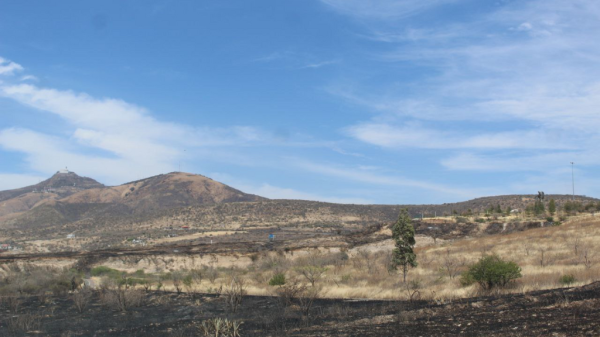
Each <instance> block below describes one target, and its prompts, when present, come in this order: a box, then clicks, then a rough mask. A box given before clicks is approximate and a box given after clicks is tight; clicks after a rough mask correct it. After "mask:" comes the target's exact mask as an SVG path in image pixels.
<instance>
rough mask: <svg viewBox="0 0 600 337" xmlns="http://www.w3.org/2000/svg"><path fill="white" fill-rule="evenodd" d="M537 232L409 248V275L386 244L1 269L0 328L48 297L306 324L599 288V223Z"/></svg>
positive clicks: (225, 325)
mask: <svg viewBox="0 0 600 337" xmlns="http://www.w3.org/2000/svg"><path fill="white" fill-rule="evenodd" d="M545 215H546V214H542V215H540V216H541V217H544V216H545ZM528 221H529V220H528ZM544 223H545V224H548V225H547V226H545V227H542V228H536V229H530V230H524V231H516V232H512V233H507V234H497V235H489V236H483V237H478V238H464V239H458V240H437V241H434V243H432V244H429V245H424V246H420V247H417V248H415V249H414V254H415V255H416V262H417V263H414V264H410V267H412V268H408V269H406V268H405V269H402V268H396V267H397V266H398V258H397V256H396V257H395V255H394V254H395V253H394V252H395V251H394V250H393V248H394V245H395V246H396V247H398V243H397V242H396V244H394V241H393V240H388V242H374V243H367V244H364V245H361V246H357V247H353V248H332V247H330V248H321V249H304V250H286V249H277V250H274V251H262V252H257V253H252V254H250V255H248V256H247V258H248V259H249V260H250V263H249V264H245V265H243V266H242V265H226V264H225V263H219V259H218V256H216V257H215V258H214V259H212V262H211V263H208V264H205V265H201V266H200V267H199V268H196V269H178V268H175V267H174V266H173V268H166V269H164V270H160V271H156V272H148V271H145V270H143V269H139V270H134V271H123V270H117V269H114V268H111V267H108V266H105V265H102V264H99V265H96V266H91V267H85V266H83V267H81V266H80V267H79V269H74V268H51V267H40V266H34V265H33V264H27V263H7V264H4V265H2V266H1V271H0V275H1V277H0V306H2V309H3V310H5V311H6V312H9V313H11V314H12V316H6V317H7V318H6V319H5V320H4V322H3V323H2V324H4V326H5V327H6V328H7V329H8V330H10V331H13V332H15V333H18V332H24V331H31V330H36V329H39V328H40V324H41V323H40V322H41V317H48V316H49V315H51V314H52V313H51V312H49V311H48V310H50V311H51V310H52V307H53V305H52V304H53V303H55V301H56V298H62V299H63V302H64V301H66V302H65V303H68V305H69V308H70V309H69V310H72V311H73V312H75V313H78V314H81V315H85V313H86V312H87V311H88V310H89V309H90V307H91V306H101V307H102V308H105V309H107V310H109V311H110V312H121V313H126V312H130V311H132V310H134V311H135V310H137V308H143V307H146V306H153V305H159V306H162V305H163V304H164V303H163V302H162V301H168V299H167V298H168V296H167V297H165V298H164V299H163V298H162V297H161V296H160V295H157V294H161V293H162V294H169V293H171V294H177V296H186V297H185V298H187V301H188V304H190V303H192V305H193V306H198V307H202V303H203V301H205V299H204V298H205V296H207V295H208V296H213V297H215V298H219V299H220V301H221V302H220V303H222V307H223V310H224V313H226V314H227V315H236V313H238V312H239V310H241V309H240V308H243V303H244V301H247V296H246V295H263V296H271V297H272V298H275V299H277V303H278V306H280V308H281V309H282V310H283V312H285V313H286V315H290V313H293V315H297V316H298V317H299V318H301V319H302V320H310V319H312V318H311V316H313V315H316V314H317V312H316V311H315V303H317V302H318V301H319V300H320V299H325V298H352V299H386V300H404V301H408V302H410V303H412V302H419V303H421V302H422V301H426V303H434V304H438V305H439V304H443V303H449V302H451V301H456V300H458V299H461V298H467V297H477V296H487V295H492V294H493V295H501V294H523V293H527V292H531V291H537V290H544V289H553V288H562V287H573V286H582V285H585V284H589V283H592V282H594V281H598V280H600V271H599V268H598V267H599V262H600V255H598V253H597V250H596V249H595V247H599V246H600V220H596V219H595V217H593V216H580V217H573V218H569V219H568V220H567V221H566V222H564V223H561V224H559V225H557V224H556V223H550V222H544ZM398 228H399V227H398ZM409 232H410V231H409ZM409 234H410V233H409ZM413 234H414V233H413ZM411 235H412V234H411ZM400 247H401V246H400ZM410 252H412V250H410ZM407 261H408V260H407ZM404 276H406V280H404ZM32 298H33V299H35V301H37V302H39V303H40V307H44V308H47V309H44V310H46V311H40V310H37V311H35V312H32V311H27V310H24V309H23V307H24V306H23V303H24V301H31V299H32ZM319 310H322V309H319ZM194 329H195V330H194V331H196V333H197V334H198V335H215V336H217V335H224V336H239V335H240V331H242V330H243V325H242V324H241V321H238V320H236V319H233V318H230V317H229V320H225V317H222V315H221V317H212V318H210V319H205V320H202V321H201V322H198V325H197V326H195V328H194ZM218 331H221V332H218Z"/></svg>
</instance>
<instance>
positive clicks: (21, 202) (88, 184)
mask: <svg viewBox="0 0 600 337" xmlns="http://www.w3.org/2000/svg"><path fill="white" fill-rule="evenodd" d="M103 187H104V185H102V184H101V183H99V182H97V181H96V180H94V179H91V178H87V177H80V176H78V175H77V174H76V173H75V172H70V171H67V170H61V171H58V172H56V174H54V175H53V176H52V177H50V178H49V179H47V180H44V181H42V182H40V183H38V184H35V185H32V186H27V187H23V188H19V189H14V190H8V191H0V217H2V216H5V215H9V214H12V213H19V212H24V211H27V210H30V209H32V208H33V207H35V206H37V205H39V204H40V203H44V202H47V201H51V200H59V199H62V198H65V197H68V196H70V195H72V194H75V193H77V192H80V191H83V190H87V189H91V188H103Z"/></svg>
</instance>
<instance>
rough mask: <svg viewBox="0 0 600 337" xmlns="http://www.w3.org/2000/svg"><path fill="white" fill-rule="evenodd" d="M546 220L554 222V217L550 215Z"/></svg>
mask: <svg viewBox="0 0 600 337" xmlns="http://www.w3.org/2000/svg"><path fill="white" fill-rule="evenodd" d="M546 221H547V222H554V217H551V216H549V217H547V218H546Z"/></svg>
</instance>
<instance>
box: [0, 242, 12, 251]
mask: <svg viewBox="0 0 600 337" xmlns="http://www.w3.org/2000/svg"><path fill="white" fill-rule="evenodd" d="M10 248H11V247H10V245H9V244H8V243H3V244H1V245H0V250H10Z"/></svg>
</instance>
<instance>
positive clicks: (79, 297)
mask: <svg viewBox="0 0 600 337" xmlns="http://www.w3.org/2000/svg"><path fill="white" fill-rule="evenodd" d="M71 297H72V299H73V306H75V308H76V309H77V311H78V312H79V313H82V312H83V311H84V310H85V308H86V307H87V306H88V304H89V303H90V299H91V297H92V292H91V291H89V290H87V289H83V290H80V291H78V292H75V293H73V295H72V296H71Z"/></svg>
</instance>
